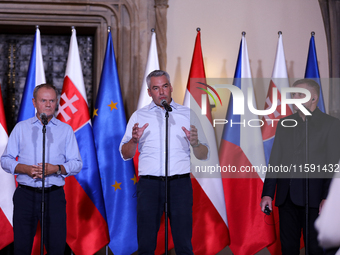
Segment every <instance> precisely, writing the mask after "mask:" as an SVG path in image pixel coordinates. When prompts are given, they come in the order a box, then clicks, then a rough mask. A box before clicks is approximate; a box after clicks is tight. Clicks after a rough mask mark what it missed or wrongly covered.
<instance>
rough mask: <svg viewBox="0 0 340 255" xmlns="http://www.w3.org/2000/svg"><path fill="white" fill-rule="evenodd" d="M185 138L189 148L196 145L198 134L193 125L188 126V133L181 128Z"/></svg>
mask: <svg viewBox="0 0 340 255" xmlns="http://www.w3.org/2000/svg"><path fill="white" fill-rule="evenodd" d="M182 129H183V131H184V133H185V135H186V137H187V138H188V140H189V141H190V144H191V146H195V145H198V134H197V128H196V127H195V126H194V125H190V131H189V130H187V129H186V128H185V127H182Z"/></svg>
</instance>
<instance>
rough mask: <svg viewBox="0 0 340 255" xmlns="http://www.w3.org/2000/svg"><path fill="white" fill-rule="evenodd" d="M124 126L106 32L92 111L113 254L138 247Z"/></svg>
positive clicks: (133, 186)
mask: <svg viewBox="0 0 340 255" xmlns="http://www.w3.org/2000/svg"><path fill="white" fill-rule="evenodd" d="M125 128H126V117H125V111H124V105H123V99H122V94H121V89H120V83H119V77H118V73H117V66H116V60H115V54H114V49H113V43H112V38H111V32H109V34H108V38H107V46H106V53H105V59H104V64H103V70H102V74H101V78H100V84H99V90H98V95H97V99H96V105H95V109H94V113H93V133H94V139H95V144H96V150H97V156H98V165H99V171H100V175H101V179H102V187H103V194H104V200H105V210H106V215H107V224H108V227H109V234H110V243H109V247H110V249H111V251H112V252H113V253H114V254H115V255H120V254H131V253H133V252H135V251H136V250H137V197H136V182H137V181H136V180H137V179H136V176H135V171H134V167H133V162H132V160H129V161H124V160H123V159H122V158H121V156H120V152H119V144H120V141H121V139H122V138H123V136H124V133H125Z"/></svg>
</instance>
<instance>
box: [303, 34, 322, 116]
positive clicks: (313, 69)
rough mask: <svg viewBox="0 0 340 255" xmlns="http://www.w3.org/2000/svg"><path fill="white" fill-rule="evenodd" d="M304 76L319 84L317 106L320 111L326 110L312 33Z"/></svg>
mask: <svg viewBox="0 0 340 255" xmlns="http://www.w3.org/2000/svg"><path fill="white" fill-rule="evenodd" d="M305 78H309V79H313V80H315V81H316V82H317V83H318V84H319V85H320V96H319V102H318V107H319V109H320V110H321V111H322V112H326V110H325V102H324V100H323V94H322V87H321V82H320V72H319V66H318V58H317V55H316V48H315V40H314V36H313V35H312V36H311V38H310V42H309V50H308V58H307V65H306V72H305Z"/></svg>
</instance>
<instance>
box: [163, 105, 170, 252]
mask: <svg viewBox="0 0 340 255" xmlns="http://www.w3.org/2000/svg"><path fill="white" fill-rule="evenodd" d="M164 109H165V111H166V113H165V204H164V213H165V255H168V154H169V148H168V135H169V134H168V125H169V111H168V110H169V109H168V108H166V107H164ZM170 110H171V108H170Z"/></svg>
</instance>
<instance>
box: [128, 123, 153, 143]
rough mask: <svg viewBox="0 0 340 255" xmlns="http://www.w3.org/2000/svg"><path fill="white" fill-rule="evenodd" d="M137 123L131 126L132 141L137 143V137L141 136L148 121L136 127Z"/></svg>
mask: <svg viewBox="0 0 340 255" xmlns="http://www.w3.org/2000/svg"><path fill="white" fill-rule="evenodd" d="M138 125H139V123H136V124H135V125H133V128H132V141H133V142H134V143H138V142H139V139H140V138H141V137H142V135H143V133H144V130H145V129H146V128H147V127H148V126H149V123H146V124H144V126H143V127H141V128H140V127H138Z"/></svg>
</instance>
